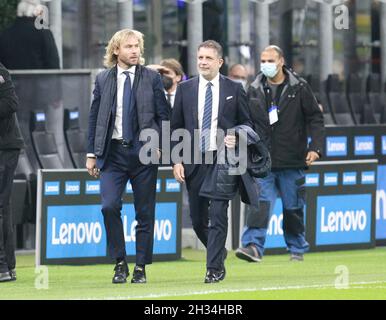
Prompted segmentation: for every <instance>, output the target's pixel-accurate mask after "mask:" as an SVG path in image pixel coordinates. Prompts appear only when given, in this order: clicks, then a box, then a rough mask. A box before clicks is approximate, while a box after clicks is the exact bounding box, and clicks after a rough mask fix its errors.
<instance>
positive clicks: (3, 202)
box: [0, 63, 24, 282]
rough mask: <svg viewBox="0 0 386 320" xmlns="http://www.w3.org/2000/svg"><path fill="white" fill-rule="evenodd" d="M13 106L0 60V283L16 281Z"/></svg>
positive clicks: (17, 138)
mask: <svg viewBox="0 0 386 320" xmlns="http://www.w3.org/2000/svg"><path fill="white" fill-rule="evenodd" d="M17 105H18V99H17V97H16V94H15V89H14V86H13V84H12V82H11V77H10V75H9V73H8V71H7V69H5V67H4V66H3V65H2V64H1V63H0V181H1V183H0V282H4V281H12V280H16V271H15V266H16V259H15V243H14V233H13V223H12V216H11V210H10V206H9V202H10V199H11V191H12V183H13V176H14V173H15V170H16V166H17V161H18V159H19V153H20V149H21V148H22V147H23V146H24V142H23V138H22V136H21V133H20V129H19V124H18V121H17V118H16V109H17Z"/></svg>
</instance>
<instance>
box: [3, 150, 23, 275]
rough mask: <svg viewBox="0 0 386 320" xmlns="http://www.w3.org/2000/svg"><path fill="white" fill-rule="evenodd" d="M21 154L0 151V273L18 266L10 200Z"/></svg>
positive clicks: (16, 151)
mask: <svg viewBox="0 0 386 320" xmlns="http://www.w3.org/2000/svg"><path fill="white" fill-rule="evenodd" d="M19 153H20V150H0V272H7V271H9V270H11V269H14V268H15V266H16V259H15V241H14V232H13V223H12V216H11V210H10V199H11V191H12V183H13V176H14V173H15V169H16V166H17V161H18V159H19Z"/></svg>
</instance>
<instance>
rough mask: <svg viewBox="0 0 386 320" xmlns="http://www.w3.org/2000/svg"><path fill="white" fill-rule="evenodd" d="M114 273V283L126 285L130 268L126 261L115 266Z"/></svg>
mask: <svg viewBox="0 0 386 320" xmlns="http://www.w3.org/2000/svg"><path fill="white" fill-rule="evenodd" d="M114 271H115V274H114V277H113V283H125V282H126V278H127V277H128V276H129V267H128V266H127V263H126V261H121V262H118V263H117V264H116V265H115V268H114Z"/></svg>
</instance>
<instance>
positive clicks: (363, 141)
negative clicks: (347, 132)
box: [354, 136, 375, 156]
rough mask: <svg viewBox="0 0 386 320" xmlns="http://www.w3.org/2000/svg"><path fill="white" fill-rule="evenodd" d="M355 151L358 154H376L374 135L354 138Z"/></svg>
mask: <svg viewBox="0 0 386 320" xmlns="http://www.w3.org/2000/svg"><path fill="white" fill-rule="evenodd" d="M354 153H355V155H356V156H372V155H374V154H375V146H374V136H360V137H355V138H354Z"/></svg>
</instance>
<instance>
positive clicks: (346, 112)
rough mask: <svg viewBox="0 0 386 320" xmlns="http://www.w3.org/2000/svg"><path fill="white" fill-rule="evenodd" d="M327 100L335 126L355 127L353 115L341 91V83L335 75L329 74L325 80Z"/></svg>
mask: <svg viewBox="0 0 386 320" xmlns="http://www.w3.org/2000/svg"><path fill="white" fill-rule="evenodd" d="M326 87H327V99H328V103H329V106H330V109H331V111H332V113H333V114H334V117H335V120H336V124H338V125H355V120H354V115H353V114H352V112H351V110H350V107H349V105H348V102H347V98H346V95H345V94H344V91H343V83H342V82H341V81H340V80H339V77H338V75H337V74H330V75H329V76H328V79H327V85H326Z"/></svg>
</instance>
